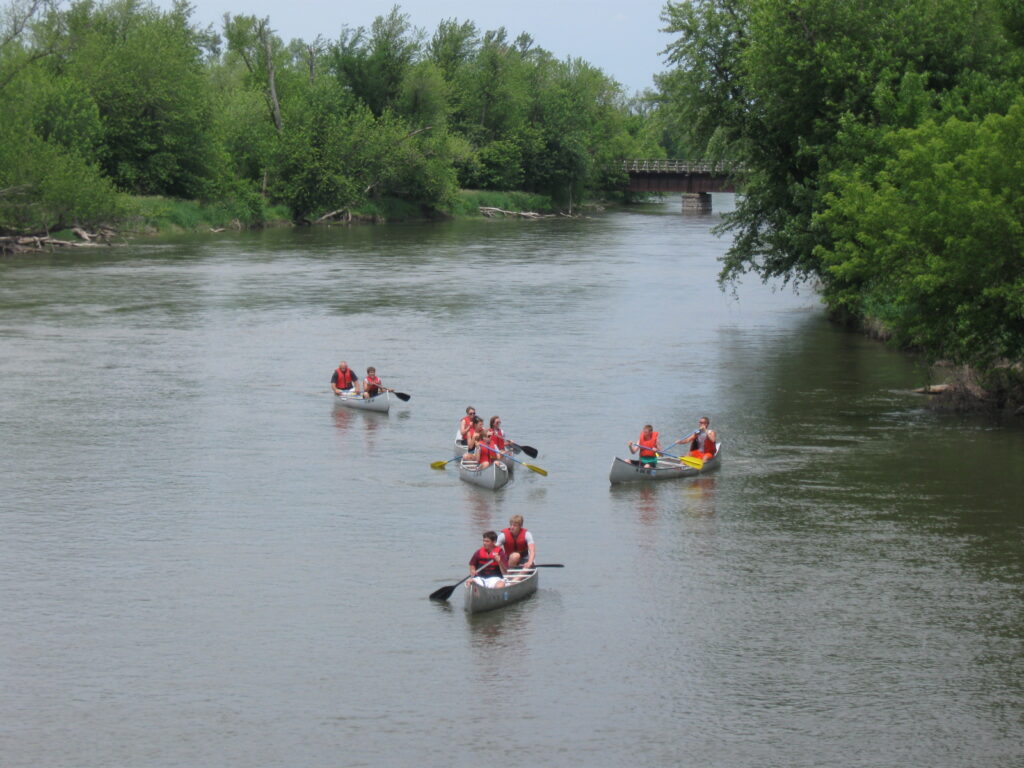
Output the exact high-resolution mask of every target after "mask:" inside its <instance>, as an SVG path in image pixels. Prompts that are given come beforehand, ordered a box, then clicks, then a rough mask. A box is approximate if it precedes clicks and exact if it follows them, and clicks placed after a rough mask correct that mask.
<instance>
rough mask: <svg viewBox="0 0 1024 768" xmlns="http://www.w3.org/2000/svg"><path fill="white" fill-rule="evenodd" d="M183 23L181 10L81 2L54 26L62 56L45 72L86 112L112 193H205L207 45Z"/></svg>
mask: <svg viewBox="0 0 1024 768" xmlns="http://www.w3.org/2000/svg"><path fill="white" fill-rule="evenodd" d="M190 14H191V8H190V7H189V6H188V5H186V4H185V3H183V2H177V3H176V4H175V6H174V7H173V9H172V10H171V11H170V12H166V13H165V12H162V11H159V10H157V9H156V8H155V7H153V6H152V5H146V4H142V3H139V2H136V1H135V0H116V1H115V2H112V3H110V4H109V5H105V6H100V7H97V6H96V5H95V4H93V3H92V2H90V1H89V0H85V1H83V2H78V3H75V4H73V5H72V6H71V8H70V9H69V10H68V12H67V13H66V14H63V15H62V16H61V17H60V19H59V22H60V24H61V25H62V26H64V27H65V28H66V30H67V36H68V47H67V53H66V55H65V56H62V57H59V58H57V57H51V58H49V59H47V60H46V63H47V65H48V66H49V67H50V71H51V72H52V73H53V74H54V75H55V76H66V77H69V78H71V79H72V80H74V81H75V82H76V83H78V84H79V85H80V86H81V87H82V88H83V90H84V91H85V93H87V94H88V95H89V96H90V97H91V98H92V100H93V101H94V102H95V103H96V105H97V107H98V109H99V113H100V117H101V120H102V123H103V133H104V141H103V143H104V151H103V153H102V155H101V158H100V162H101V165H102V168H103V170H104V172H105V173H106V175H108V176H109V177H110V178H111V179H113V180H114V181H115V183H116V184H117V185H118V186H119V187H120V188H122V189H125V190H128V191H132V192H136V193H139V194H167V195H173V196H178V197H202V196H204V193H205V192H206V191H207V188H208V187H207V182H208V180H209V178H210V176H211V163H214V162H215V154H216V151H215V150H216V148H215V147H214V145H213V143H212V133H211V126H212V105H211V103H210V99H209V90H208V89H207V88H206V80H205V75H204V68H203V60H204V55H205V54H204V49H203V48H202V47H201V46H202V45H205V44H207V43H208V41H209V38H208V37H207V36H204V35H201V34H198V33H197V32H196V30H194V29H193V28H192V27H191V26H190V25H189V15H190ZM57 21H58V19H56V18H55V19H53V20H52V21H51V24H55V23H57Z"/></svg>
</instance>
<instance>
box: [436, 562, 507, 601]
mask: <svg viewBox="0 0 1024 768" xmlns="http://www.w3.org/2000/svg"><path fill="white" fill-rule="evenodd" d="M493 564H494V560H488V561H487V562H486V563H483V564H481V566H480V568H486V567H487V566H488V565H493ZM480 568H477V569H476V572H477V573H480ZM474 576H476V573H471V574H469V575H468V576H466V577H465V578H464V579H459V580H458V581H457V582H455V583H454V584H452V585H451V586H450V587H441V588H440V589H438V590H435V591H434V592H431V593H430V599H431V600H440V601H441V602H442V603H443V602H445V601H446V600H447V599H448V598H449V597H451V596H452V592H454V591H455V588H456V587H458V586H459V584H461V583H462V582H464V581H467V580H469V579H472V578H473V577H474Z"/></svg>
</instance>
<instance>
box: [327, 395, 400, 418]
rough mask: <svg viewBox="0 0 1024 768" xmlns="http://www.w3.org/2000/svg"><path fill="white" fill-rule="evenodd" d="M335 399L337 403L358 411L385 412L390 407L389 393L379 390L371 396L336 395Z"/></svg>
mask: <svg viewBox="0 0 1024 768" xmlns="http://www.w3.org/2000/svg"><path fill="white" fill-rule="evenodd" d="M335 400H336V401H337V403H338V404H339V405H344V406H345V407H347V408H355V409H356V410H358V411H376V412H377V413H387V412H388V411H389V410H390V408H391V393H390V392H381V393H380V394H378V395H374V396H373V397H367V398H363V397H361V396H360V395H348V394H342V395H336V396H335Z"/></svg>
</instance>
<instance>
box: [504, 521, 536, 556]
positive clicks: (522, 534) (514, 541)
mask: <svg viewBox="0 0 1024 768" xmlns="http://www.w3.org/2000/svg"><path fill="white" fill-rule="evenodd" d="M502 533H503V534H504V535H505V554H506V555H511V554H512V553H513V552H518V553H519V554H520V555H522V556H523V557H526V556H527V555H528V554H529V552H530V547H529V546H528V545H527V543H526V529H525V528H520V529H519V535H518V536H513V535H512V529H511V528H506V529H505V530H503V531H502Z"/></svg>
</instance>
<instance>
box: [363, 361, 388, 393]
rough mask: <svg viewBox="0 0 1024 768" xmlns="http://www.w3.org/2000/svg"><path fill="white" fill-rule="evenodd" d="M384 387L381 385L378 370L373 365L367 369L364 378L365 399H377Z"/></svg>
mask: <svg viewBox="0 0 1024 768" xmlns="http://www.w3.org/2000/svg"><path fill="white" fill-rule="evenodd" d="M382 389H384V387H383V386H382V385H381V383H380V377H379V376H378V375H377V369H376V368H374V367H373V366H372V365H371V366H370V367H369V368H367V369H366V376H364V377H363V397H364V398H370V397H376V396H377V395H379V394H380V392H381V390H382Z"/></svg>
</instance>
